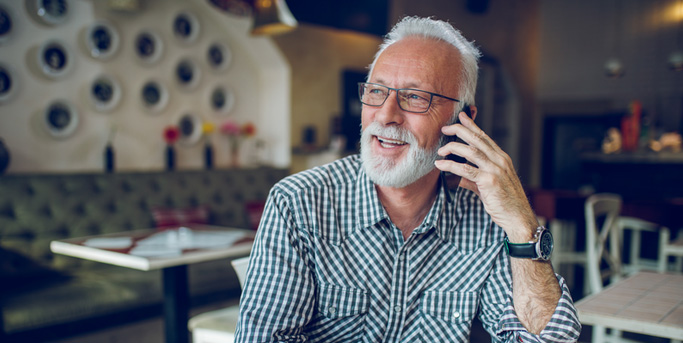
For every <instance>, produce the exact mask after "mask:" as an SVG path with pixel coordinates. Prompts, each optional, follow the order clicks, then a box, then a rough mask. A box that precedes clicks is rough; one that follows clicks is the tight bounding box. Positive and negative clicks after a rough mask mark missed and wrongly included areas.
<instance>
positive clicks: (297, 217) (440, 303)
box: [236, 155, 581, 343]
mask: <svg viewBox="0 0 683 343" xmlns="http://www.w3.org/2000/svg"><path fill="white" fill-rule="evenodd" d="M442 184H443V185H444V186H442V187H440V190H439V193H438V196H437V197H436V200H435V202H434V204H433V205H432V208H431V209H430V211H429V213H428V214H427V216H426V218H425V219H424V221H423V222H422V224H421V225H420V226H418V227H417V228H415V230H414V231H413V233H412V235H411V236H409V237H408V238H407V239H405V240H404V238H403V236H402V233H401V231H400V230H398V228H397V227H396V226H395V225H394V224H393V223H392V222H391V220H390V219H389V216H388V215H387V213H386V212H385V210H384V208H383V207H382V204H381V203H380V201H379V199H378V197H377V193H376V190H375V187H374V184H373V183H372V181H370V179H369V178H368V176H367V175H366V174H365V172H364V171H363V168H362V165H361V161H360V158H359V156H358V155H354V156H350V157H347V158H344V159H341V160H338V161H336V162H333V163H331V164H328V165H325V166H322V167H318V168H314V169H311V170H308V171H305V172H302V173H298V174H296V175H292V176H289V177H287V178H285V179H284V180H282V181H281V182H279V183H278V184H277V185H275V187H273V189H272V190H271V192H270V195H269V198H268V201H267V204H266V208H265V211H264V215H263V218H262V220H261V224H260V226H259V230H258V233H257V237H256V242H255V244H254V249H253V251H252V254H251V260H250V263H249V267H248V271H247V279H246V283H245V286H244V292H243V294H242V298H241V300H240V316H239V321H238V324H237V334H236V342H250V343H251V342H344V343H348V342H410V343H414V342H430V343H433V342H467V341H469V335H470V330H471V326H472V319H473V318H474V317H475V315H477V314H478V315H479V319H480V320H481V322H482V323H483V326H484V328H485V329H486V330H487V331H488V332H489V333H490V334H491V338H492V341H493V342H574V341H576V340H577V339H578V336H579V333H580V328H581V326H580V324H579V321H578V317H577V315H576V310H575V308H574V306H573V302H572V299H571V296H570V294H569V290H568V288H567V285H566V284H565V282H564V279H563V278H562V277H560V276H559V275H558V276H557V279H558V282H559V284H560V286H561V289H562V297H561V299H560V301H559V303H558V305H557V308H556V309H555V312H554V314H553V316H552V319H551V320H550V322H549V323H548V325H547V326H546V328H545V329H544V330H543V331H542V332H541V334H540V336H537V335H533V334H530V333H529V332H527V331H526V330H525V329H524V327H523V326H522V324H521V323H520V322H519V320H518V319H517V317H516V315H515V311H514V308H513V306H512V290H511V287H512V286H511V285H512V276H511V270H510V264H509V258H508V256H507V255H506V254H505V253H504V249H503V238H504V235H505V233H504V231H503V230H502V229H501V228H500V227H499V226H497V225H496V224H494V223H493V222H492V221H491V218H490V217H489V215H488V214H487V213H486V211H485V210H484V207H483V204H482V203H481V202H480V200H479V198H478V197H477V195H476V194H475V193H473V192H471V191H468V190H465V189H462V188H458V189H455V190H450V189H448V188H447V187H446V186H445V183H442Z"/></svg>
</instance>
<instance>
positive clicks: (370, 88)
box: [358, 82, 460, 113]
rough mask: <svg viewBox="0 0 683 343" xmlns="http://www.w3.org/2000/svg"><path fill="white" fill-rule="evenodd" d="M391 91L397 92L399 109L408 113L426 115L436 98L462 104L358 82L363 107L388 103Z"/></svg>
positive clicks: (421, 93) (419, 93)
mask: <svg viewBox="0 0 683 343" xmlns="http://www.w3.org/2000/svg"><path fill="white" fill-rule="evenodd" d="M391 91H395V92H396V94H397V96H396V102H397V103H398V107H400V108H401V109H402V110H404V111H406V112H411V113H425V112H427V111H428V110H429V107H430V106H431V105H432V100H433V99H434V97H435V96H438V97H441V98H444V99H448V100H452V101H457V102H460V100H458V99H453V98H449V97H447V96H445V95H441V94H436V93H432V92H427V91H423V90H419V89H412V88H391V87H387V86H384V85H380V84H377V83H369V82H358V95H359V96H360V102H361V103H362V104H363V105H368V106H373V107H380V106H382V105H384V102H385V101H387V98H388V97H389V94H391Z"/></svg>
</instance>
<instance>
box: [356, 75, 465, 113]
mask: <svg viewBox="0 0 683 343" xmlns="http://www.w3.org/2000/svg"><path fill="white" fill-rule="evenodd" d="M364 85H375V86H380V87H384V88H387V89H389V90H390V91H394V92H396V104H398V107H399V108H400V109H402V110H404V111H406V112H409V113H418V114H422V113H427V111H429V109H430V108H432V101H433V100H434V96H438V97H441V98H444V99H448V100H451V101H455V102H460V100H458V99H454V98H451V97H448V96H445V95H442V94H439V93H434V92H430V91H426V90H422V89H417V88H391V87H389V86H385V85H383V84H380V83H374V82H358V98H359V100H360V103H361V104H363V105H367V106H372V107H382V106H383V105H384V103H386V102H387V99H389V95H391V92H387V96H386V97H385V98H384V100H382V103H381V104H379V105H370V104H366V103H365V102H363V95H362V92H361V90H362V88H363V87H364ZM399 91H418V92H424V93H427V94H429V105H428V106H427V108H426V109H425V110H424V111H422V112H416V111H410V110H406V109H405V108H403V106H401V101H400V100H398V92H399Z"/></svg>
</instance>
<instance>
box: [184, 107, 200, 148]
mask: <svg viewBox="0 0 683 343" xmlns="http://www.w3.org/2000/svg"><path fill="white" fill-rule="evenodd" d="M178 129H179V131H180V142H181V143H183V144H186V145H193V144H195V143H197V142H198V141H199V139H200V138H202V133H203V132H202V121H201V120H200V119H199V117H197V116H196V115H194V114H191V113H187V114H184V115H182V116H181V117H180V119H178Z"/></svg>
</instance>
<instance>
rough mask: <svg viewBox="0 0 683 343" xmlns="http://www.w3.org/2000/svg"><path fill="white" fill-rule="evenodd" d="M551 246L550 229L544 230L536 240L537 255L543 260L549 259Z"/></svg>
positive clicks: (551, 250) (551, 236) (552, 244)
mask: <svg viewBox="0 0 683 343" xmlns="http://www.w3.org/2000/svg"><path fill="white" fill-rule="evenodd" d="M553 246H554V243H553V235H552V234H551V233H550V231H548V230H544V231H543V233H542V234H541V238H540V239H539V242H538V249H539V251H538V255H539V256H538V257H539V258H541V259H544V260H547V259H549V258H550V254H552V252H553Z"/></svg>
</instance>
